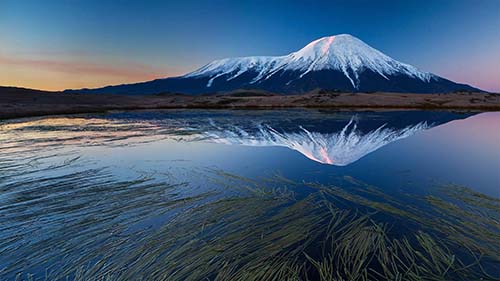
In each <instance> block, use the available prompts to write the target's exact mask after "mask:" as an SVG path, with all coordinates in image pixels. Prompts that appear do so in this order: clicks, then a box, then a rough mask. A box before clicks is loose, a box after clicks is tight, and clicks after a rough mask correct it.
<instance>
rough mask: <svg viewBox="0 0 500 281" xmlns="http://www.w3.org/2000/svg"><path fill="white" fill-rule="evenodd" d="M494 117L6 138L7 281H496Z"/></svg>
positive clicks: (307, 120) (155, 121)
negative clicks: (483, 280)
mask: <svg viewBox="0 0 500 281" xmlns="http://www.w3.org/2000/svg"><path fill="white" fill-rule="evenodd" d="M499 223H500V112H487V113H479V114H476V113H460V112H439V111H387V112H368V111H357V112H349V111H331V110H299V109H296V110H275V111H248V110H234V111H231V110H227V111H224V110H164V111H132V112H110V113H106V114H90V115H74V116H57V117H42V118H30V119H18V120H6V121H1V122H0V280H15V279H16V278H19V279H20V280H31V279H30V278H32V279H35V280H97V279H99V280H284V279H286V280H388V279H391V280H395V279H397V280H421V279H426V280H478V279H480V278H483V279H494V278H500V273H499V272H500V242H499V241H500V228H499Z"/></svg>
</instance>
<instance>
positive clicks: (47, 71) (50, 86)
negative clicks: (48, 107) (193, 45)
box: [0, 56, 185, 91]
mask: <svg viewBox="0 0 500 281" xmlns="http://www.w3.org/2000/svg"><path fill="white" fill-rule="evenodd" d="M183 73H185V71H182V70H175V69H159V68H155V67H151V66H148V65H145V64H138V63H133V62H128V63H124V62H120V63H110V62H105V63H104V62H103V63H96V62H88V61H82V60H79V61H74V60H73V61H68V60H52V59H27V58H11V57H2V56H0V85H1V86H15V87H25V88H32V89H40V90H49V91H59V90H65V89H79V88H96V87H103V86H109V85H117V84H124V83H135V82H142V81H148V80H153V79H157V78H165V77H172V76H178V75H181V74H183Z"/></svg>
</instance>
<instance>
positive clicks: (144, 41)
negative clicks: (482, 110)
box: [0, 0, 500, 92]
mask: <svg viewBox="0 0 500 281" xmlns="http://www.w3.org/2000/svg"><path fill="white" fill-rule="evenodd" d="M342 33H347V34H351V35H353V36H356V37H358V38H360V39H361V40H363V41H365V42H366V43H367V44H369V45H371V46H372V47H374V48H376V49H378V50H380V51H382V52H383V53H385V54H386V55H388V56H390V57H392V58H394V59H397V60H399V61H402V62H405V63H409V64H412V65H414V66H416V67H418V68H419V69H421V70H424V71H429V72H432V73H435V74H437V75H440V76H443V77H445V78H448V79H451V80H453V81H456V82H462V83H468V84H471V85H473V86H476V87H479V88H481V89H484V90H487V91H493V92H500V0H453V1H452V0H429V1H420V0H419V1H417V0H404V1H368V0H364V1H362V0H359V1H347V0H346V1H333V0H330V1H320V0H318V1H305V0H304V1H294V0H283V1H281V0H275V1H273V0H267V1H264V0H263V1H259V0H257V1H245V0H238V1H234V0H228V1H221V0H211V1H201V0H200V1H190V0H182V1H181V0H179V1H153V0H149V1H128V0H113V1H111V0H51V1H39V0H22V1H19V0H0V85H3V86H21V87H28V88H37V89H44V90H62V89H68V88H83V87H88V88H92V87H100V86H105V85H111V84H113V85H114V84H122V83H130V82H138V81H147V80H151V79H155V78H164V77H170V76H177V75H181V74H184V73H187V72H190V71H193V70H195V69H197V68H198V67H201V66H203V65H204V64H206V63H208V62H210V61H212V60H215V59H220V58H224V57H238V56H254V55H286V54H288V53H291V52H293V51H296V50H299V49H300V48H302V47H304V46H305V45H306V44H307V43H309V42H311V41H313V40H315V39H318V38H321V37H323V36H331V35H335V34H342Z"/></svg>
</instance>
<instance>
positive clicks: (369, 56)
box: [78, 34, 478, 94]
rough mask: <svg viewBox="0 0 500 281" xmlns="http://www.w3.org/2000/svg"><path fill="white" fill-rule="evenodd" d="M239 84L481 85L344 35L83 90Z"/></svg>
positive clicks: (195, 89)
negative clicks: (274, 52) (168, 74)
mask: <svg viewBox="0 0 500 281" xmlns="http://www.w3.org/2000/svg"><path fill="white" fill-rule="evenodd" d="M240 88H247V89H248V88H253V89H263V90H267V91H274V92H281V93H300V92H306V91H310V90H312V89H316V88H322V89H328V90H339V91H347V92H372V91H385V92H411V93H437V92H452V91H457V90H466V91H477V90H478V89H475V88H473V87H471V86H469V85H464V84H458V83H455V82H452V81H450V80H447V79H444V78H441V77H439V76H437V75H434V74H432V73H428V72H423V71H420V70H418V69H417V68H415V67H413V66H411V65H408V64H405V63H401V62H399V61H396V60H394V59H392V58H390V57H389V56H387V55H385V54H383V53H382V52H380V51H378V50H376V49H374V48H372V47H370V46H369V45H367V44H366V43H364V42H363V41H361V40H359V39H358V38H356V37H353V36H351V35H347V34H341V35H336V36H330V37H324V38H321V39H318V40H315V41H313V42H311V43H309V44H308V45H307V46H305V47H304V48H302V49H300V50H299V51H297V52H294V53H291V54H289V55H286V56H277V57H263V56H262V57H242V58H228V59H222V60H216V61H213V62H211V63H209V64H207V65H205V66H203V67H201V68H200V69H198V70H196V71H194V72H191V73H188V74H186V75H184V76H180V77H173V78H166V79H158V80H153V81H149V82H143V83H137V84H128V85H118V86H109V87H104V88H100V89H92V90H88V89H85V90H78V91H79V92H99V93H118V94H154V93H160V92H182V93H191V94H200V93H207V92H220V91H230V90H234V89H240Z"/></svg>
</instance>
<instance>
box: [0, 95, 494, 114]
mask: <svg viewBox="0 0 500 281" xmlns="http://www.w3.org/2000/svg"><path fill="white" fill-rule="evenodd" d="M292 108H309V109H332V110H339V111H341V110H350V111H356V110H451V111H474V112H481V111H500V94H489V93H449V94H407V93H337V92H329V91H323V90H320V91H313V92H310V93H306V94H300V95H280V94H274V93H267V92H262V91H256V90H255V91H254V90H238V91H234V92H231V93H225V94H213V95H199V96H191V95H183V94H159V95H144V96H125V95H104V94H74V93H60V92H44V91H36V90H27V89H20V88H0V120H7V119H16V118H24V117H40V116H53V115H70V114H85V113H105V112H107V111H128V110H162V109H214V110H215V109H233V110H274V109H275V110H279V109H292Z"/></svg>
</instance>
